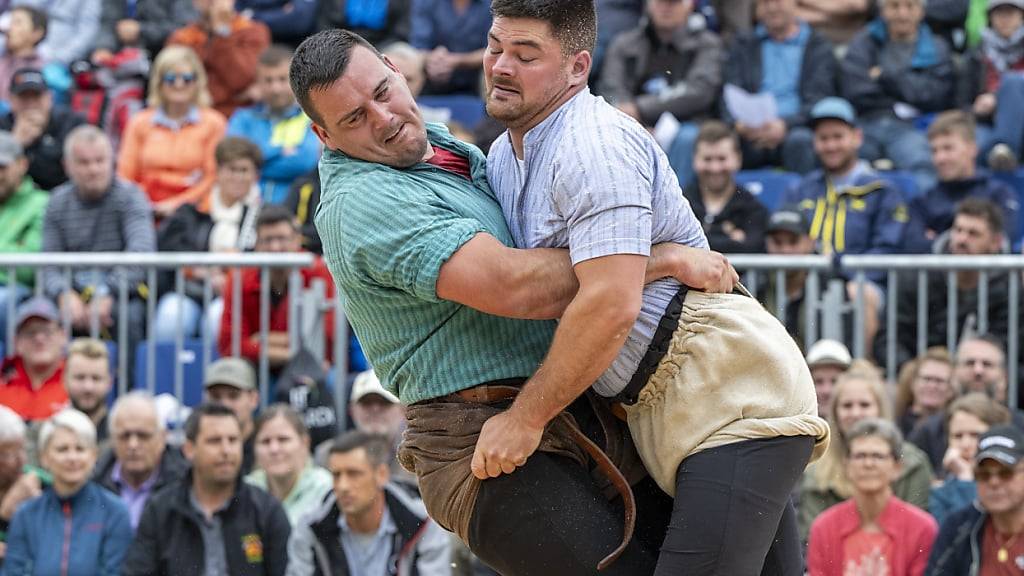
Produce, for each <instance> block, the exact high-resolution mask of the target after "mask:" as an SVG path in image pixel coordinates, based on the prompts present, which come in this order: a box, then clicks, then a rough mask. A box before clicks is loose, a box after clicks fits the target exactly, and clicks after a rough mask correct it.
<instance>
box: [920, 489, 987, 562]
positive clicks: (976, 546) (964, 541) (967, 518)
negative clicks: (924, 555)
mask: <svg viewBox="0 0 1024 576" xmlns="http://www.w3.org/2000/svg"><path fill="white" fill-rule="evenodd" d="M986 519H988V514H986V513H985V512H983V511H982V510H981V509H979V508H978V507H977V506H975V505H974V504H972V505H970V506H967V507H966V508H961V509H960V510H957V511H956V512H954V513H952V514H950V515H949V517H947V518H946V520H945V521H944V522H943V523H942V525H941V526H940V527H939V535H938V536H936V537H935V544H933V545H932V555H931V557H930V558H928V568H926V569H925V571H924V573H925V576H977V574H978V570H979V569H980V568H981V538H982V536H983V534H984V528H985V520H986Z"/></svg>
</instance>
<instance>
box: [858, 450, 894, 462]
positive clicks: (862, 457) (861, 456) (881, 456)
mask: <svg viewBox="0 0 1024 576" xmlns="http://www.w3.org/2000/svg"><path fill="white" fill-rule="evenodd" d="M890 459H892V454H886V453H883V452H851V453H850V460H852V461H854V462H867V461H869V460H870V461H871V462H887V461H888V460H890Z"/></svg>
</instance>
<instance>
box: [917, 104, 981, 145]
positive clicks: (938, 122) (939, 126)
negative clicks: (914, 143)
mask: <svg viewBox="0 0 1024 576" xmlns="http://www.w3.org/2000/svg"><path fill="white" fill-rule="evenodd" d="M974 126H975V124H974V117H973V116H971V115H970V114H968V113H967V112H964V111H963V110H947V111H945V112H943V113H942V114H939V115H938V116H936V117H935V120H934V121H933V122H932V123H931V125H930V126H928V139H929V140H931V139H932V138H935V137H936V136H949V135H951V134H956V135H958V136H960V137H961V138H963V139H964V140H967V141H968V142H974Z"/></svg>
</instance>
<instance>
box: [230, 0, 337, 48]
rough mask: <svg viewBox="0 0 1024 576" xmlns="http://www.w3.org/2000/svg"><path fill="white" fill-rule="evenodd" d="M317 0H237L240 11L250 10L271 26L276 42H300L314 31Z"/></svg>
mask: <svg viewBox="0 0 1024 576" xmlns="http://www.w3.org/2000/svg"><path fill="white" fill-rule="evenodd" d="M317 6H318V3H317V0H236V2H235V8H236V9H237V10H238V11H239V12H248V13H249V14H250V17H251V18H252V19H253V20H256V21H257V22H263V23H264V24H266V25H267V28H270V33H271V35H273V37H274V42H291V43H295V44H298V43H299V42H301V41H302V39H303V38H305V37H306V36H308V35H309V34H312V33H313V24H314V22H315V21H316V9H317Z"/></svg>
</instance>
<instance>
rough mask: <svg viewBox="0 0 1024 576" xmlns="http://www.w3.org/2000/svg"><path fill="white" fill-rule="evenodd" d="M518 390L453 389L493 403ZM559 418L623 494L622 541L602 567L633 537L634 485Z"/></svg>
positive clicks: (472, 399) (563, 416)
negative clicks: (623, 519)
mask: <svg viewBox="0 0 1024 576" xmlns="http://www.w3.org/2000/svg"><path fill="white" fill-rule="evenodd" d="M518 394H519V388H516V387H515V386H487V385H482V386H476V387H474V388H469V389H467V390H461V391H459V392H456V393H455V395H456V396H458V397H459V398H461V399H463V400H465V401H466V402H472V403H474V404H494V403H496V402H505V401H508V400H513V399H515V397H516V396H517V395H518ZM558 418H559V419H561V420H562V423H563V424H564V425H565V429H566V430H568V432H569V434H570V436H572V439H573V441H574V442H576V444H578V445H579V446H580V448H582V449H583V450H584V451H585V452H586V453H587V455H588V456H590V457H591V458H592V459H593V460H594V463H595V464H597V468H598V469H599V470H600V471H601V473H602V474H604V475H605V476H607V477H608V480H609V481H610V482H611V483H612V485H613V486H615V490H616V491H617V492H618V493H619V496H621V497H622V503H623V508H625V521H624V525H623V529H622V542H621V543H620V544H619V545H618V547H617V548H615V550H612V552H611V554H609V555H607V556H605V557H604V559H603V560H601V561H600V562H599V563H598V564H597V569H598V570H604V569H605V568H607V567H608V566H611V565H612V563H613V562H615V561H616V560H617V559H618V558H619V556H621V555H622V553H623V552H624V551H625V550H626V546H628V545H629V541H630V540H632V539H633V529H634V528H635V526H636V501H635V500H634V498H633V489H632V488H630V486H629V482H627V481H626V478H625V477H624V476H623V475H622V472H621V471H620V470H619V469H618V468H616V467H615V464H614V463H613V462H612V461H611V458H609V457H608V455H607V454H605V453H604V450H601V448H600V447H599V446H598V445H597V444H594V442H593V441H592V440H591V439H590V438H587V436H586V435H585V434H583V432H582V431H580V429H579V427H578V426H577V425H576V421H575V420H573V418H572V416H570V415H569V414H568V413H566V412H562V413H560V414H559V415H558Z"/></svg>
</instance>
